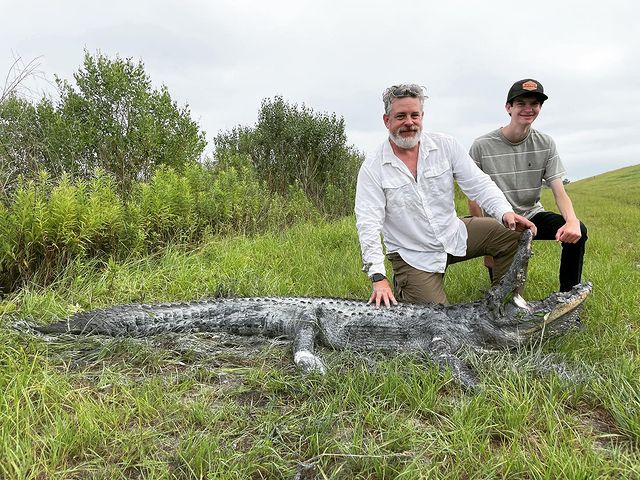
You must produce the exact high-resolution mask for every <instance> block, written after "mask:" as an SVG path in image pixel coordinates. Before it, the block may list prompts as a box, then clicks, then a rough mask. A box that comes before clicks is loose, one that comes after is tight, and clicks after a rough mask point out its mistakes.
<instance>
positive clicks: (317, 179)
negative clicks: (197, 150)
mask: <svg viewBox="0 0 640 480" xmlns="http://www.w3.org/2000/svg"><path fill="white" fill-rule="evenodd" d="M346 140H347V139H346V134H345V128H344V120H343V119H342V118H338V117H336V115H335V114H331V115H329V114H326V113H316V112H314V111H313V110H312V109H311V108H309V107H306V106H305V105H302V106H298V105H296V104H290V103H288V102H286V101H285V100H284V99H283V98H282V97H275V98H274V99H273V100H271V99H265V100H264V101H263V102H262V105H261V107H260V111H259V113H258V121H257V123H256V125H255V127H253V128H248V127H241V126H239V127H236V128H234V129H232V130H231V131H230V132H225V133H221V134H219V135H218V136H217V137H216V139H215V144H216V157H217V158H218V159H219V161H223V162H224V159H225V157H226V156H227V155H228V154H229V153H235V154H241V155H246V156H247V157H248V158H249V159H250V161H251V164H252V165H253V166H254V168H255V170H256V172H257V173H258V175H259V176H260V178H261V179H262V180H264V181H265V182H266V185H267V186H268V188H269V189H270V190H271V191H272V192H276V193H279V194H285V193H286V192H287V190H288V189H289V188H290V186H291V185H298V186H299V187H300V188H301V189H302V191H303V192H304V193H305V194H306V195H307V196H308V197H309V198H310V199H311V201H313V202H314V204H315V205H317V206H318V207H319V208H321V209H323V211H324V212H325V213H329V214H335V215H343V214H347V213H349V212H351V211H352V209H353V200H354V196H355V180H356V175H357V170H358V168H359V166H360V163H361V160H362V159H361V157H360V155H359V154H358V153H357V152H356V151H355V150H354V149H353V147H350V146H348V145H347V144H346Z"/></svg>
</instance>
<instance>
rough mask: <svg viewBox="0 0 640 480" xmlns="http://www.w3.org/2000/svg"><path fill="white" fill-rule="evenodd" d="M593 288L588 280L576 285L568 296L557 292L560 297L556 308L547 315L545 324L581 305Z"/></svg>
mask: <svg viewBox="0 0 640 480" xmlns="http://www.w3.org/2000/svg"><path fill="white" fill-rule="evenodd" d="M591 290H592V285H591V283H590V282H587V283H585V284H580V285H576V286H575V287H574V288H573V290H571V291H570V292H568V296H567V298H565V297H560V296H561V295H562V294H556V295H558V297H560V298H559V299H558V302H557V303H556V306H555V307H554V309H553V310H551V311H550V312H549V313H547V314H546V315H545V317H544V324H545V325H548V324H550V323H552V322H554V321H556V320H557V319H559V318H562V317H564V316H565V315H566V314H568V313H570V312H572V311H574V310H575V309H576V308H578V307H580V305H582V302H584V301H585V299H586V298H587V297H588V296H589V294H590V293H591Z"/></svg>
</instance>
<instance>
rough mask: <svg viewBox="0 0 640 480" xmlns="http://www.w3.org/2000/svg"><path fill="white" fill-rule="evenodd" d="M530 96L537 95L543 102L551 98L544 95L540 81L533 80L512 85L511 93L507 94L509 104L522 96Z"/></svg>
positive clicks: (526, 79) (524, 80)
mask: <svg viewBox="0 0 640 480" xmlns="http://www.w3.org/2000/svg"><path fill="white" fill-rule="evenodd" d="M530 94H533V95H535V96H536V97H538V98H539V99H540V101H543V102H544V101H545V100H546V99H547V98H549V97H547V96H546V95H545V94H544V88H542V84H541V83H540V82H539V81H537V80H534V79H533V78H525V79H523V80H518V81H517V82H516V83H514V84H513V85H511V88H510V89H509V93H508V94H507V103H508V102H510V101H511V100H513V99H514V98H516V97H519V96H520V95H530Z"/></svg>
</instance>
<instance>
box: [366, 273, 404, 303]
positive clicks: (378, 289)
mask: <svg viewBox="0 0 640 480" xmlns="http://www.w3.org/2000/svg"><path fill="white" fill-rule="evenodd" d="M369 303H375V304H376V307H380V304H381V303H384V304H385V306H387V307H390V306H391V305H392V304H393V305H397V304H398V301H397V300H396V297H394V296H393V290H392V289H391V285H389V280H387V279H386V278H385V279H383V280H380V281H378V282H373V293H372V294H371V298H370V299H369Z"/></svg>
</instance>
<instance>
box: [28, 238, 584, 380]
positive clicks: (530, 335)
mask: <svg viewBox="0 0 640 480" xmlns="http://www.w3.org/2000/svg"><path fill="white" fill-rule="evenodd" d="M531 240H532V235H531V232H530V231H525V232H523V234H522V235H521V239H520V242H519V246H518V251H517V252H516V254H515V256H514V260H513V263H512V265H511V267H510V269H509V270H508V272H507V274H506V275H505V277H504V278H503V279H502V280H501V282H500V283H499V284H497V285H496V286H494V287H492V288H490V289H489V290H488V292H487V293H486V295H485V296H484V298H482V299H481V300H477V301H474V302H470V303H461V304H453V305H435V304H420V305H418V304H399V305H394V306H391V307H375V306H374V305H370V304H367V303H366V302H364V301H356V300H344V299H333V298H313V297H253V298H233V297H231V298H215V299H207V300H199V301H190V302H175V303H164V304H156V305H147V304H131V305H116V306H112V307H109V308H102V309H97V310H93V311H88V312H81V313H76V314H74V315H73V316H71V317H69V318H67V319H64V320H61V321H58V322H55V323H52V324H49V325H31V327H32V328H33V329H35V330H37V331H39V332H41V333H45V334H64V333H71V334H83V335H96V334H98V335H109V336H122V337H142V336H150V335H156V334H160V333H163V332H211V331H224V332H227V333H232V334H236V335H264V336H267V337H284V338H289V339H293V357H294V362H295V364H296V365H297V366H298V367H300V368H301V369H302V370H303V371H304V372H319V373H324V372H325V370H326V369H325V365H324V363H323V361H322V360H321V358H320V357H319V356H318V355H317V354H316V345H322V346H325V347H329V348H333V349H352V350H361V351H373V350H376V351H387V352H399V351H415V352H423V353H424V354H426V355H427V357H429V358H430V359H431V360H432V361H433V362H434V363H435V364H436V365H438V366H439V367H440V369H441V370H444V369H450V370H451V372H452V375H453V378H454V379H455V380H457V382H459V383H460V384H461V385H462V386H463V387H465V388H474V387H476V386H477V385H478V384H479V383H478V379H477V378H476V375H475V374H474V372H473V371H472V370H471V369H470V368H469V367H468V366H467V365H465V363H464V362H463V361H462V360H461V359H460V358H459V357H458V356H457V354H458V353H460V351H461V350H463V348H464V347H470V348H471V349H472V350H496V349H516V348H518V347H521V346H523V345H526V344H531V343H532V342H537V341H540V340H543V339H548V338H553V337H557V336H560V335H562V334H564V333H565V332H566V331H568V330H569V329H570V328H572V327H574V326H576V325H578V324H580V319H579V312H580V310H581V307H582V304H583V302H584V300H585V298H586V297H587V296H588V295H589V294H590V293H591V290H592V285H591V283H584V284H579V285H576V286H575V287H574V288H573V289H572V290H571V291H570V292H564V293H559V292H557V293H552V294H551V295H549V296H548V297H547V298H545V299H544V300H540V301H529V302H527V301H525V300H524V299H523V298H522V297H521V296H520V295H519V293H518V292H520V291H522V290H523V288H524V282H525V278H526V272H527V266H528V263H529V258H530V256H531Z"/></svg>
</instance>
